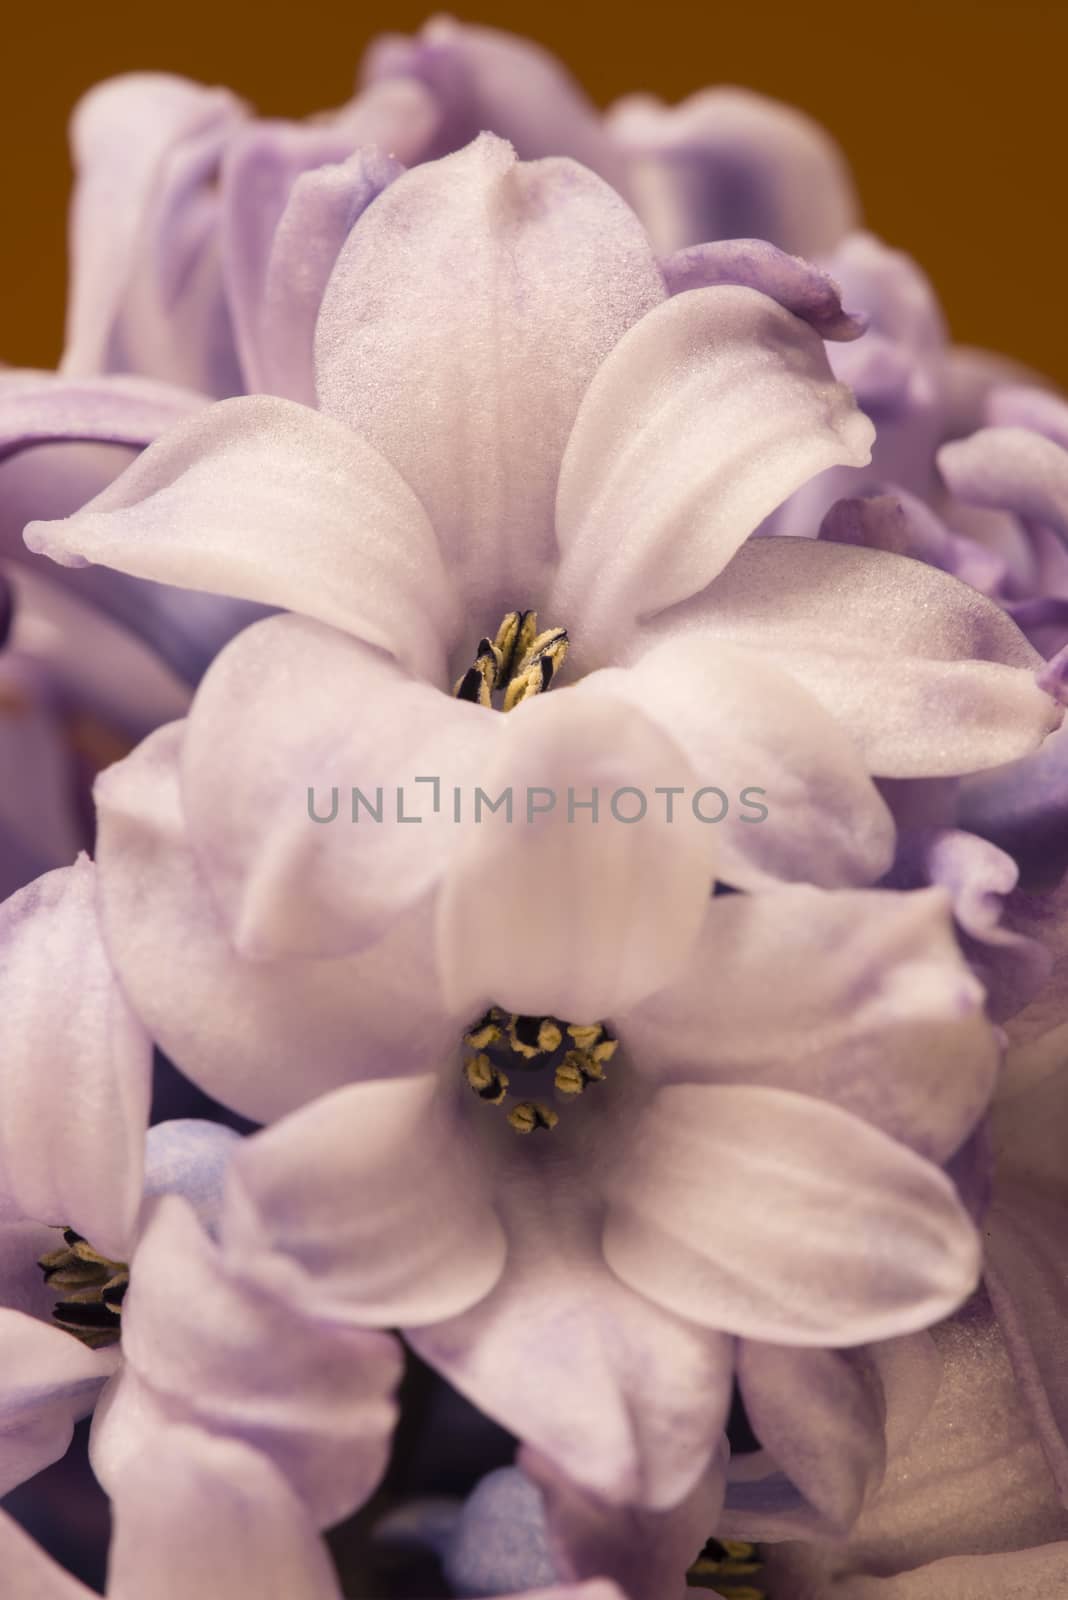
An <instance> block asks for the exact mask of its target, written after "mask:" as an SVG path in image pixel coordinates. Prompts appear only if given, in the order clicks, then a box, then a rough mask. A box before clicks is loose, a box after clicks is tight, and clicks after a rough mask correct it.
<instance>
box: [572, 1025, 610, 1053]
mask: <svg viewBox="0 0 1068 1600" xmlns="http://www.w3.org/2000/svg"><path fill="white" fill-rule="evenodd" d="M567 1031H568V1034H569V1036H570V1037H571V1038H572V1039H574V1041H575V1043H576V1045H577V1046H578V1048H579V1049H580V1050H592V1049H593V1046H594V1045H595V1044H596V1043H597V1041H598V1039H599V1038H600V1037H601V1035H602V1033H603V1032H604V1028H603V1027H602V1026H601V1024H600V1023H599V1022H569V1023H568V1025H567Z"/></svg>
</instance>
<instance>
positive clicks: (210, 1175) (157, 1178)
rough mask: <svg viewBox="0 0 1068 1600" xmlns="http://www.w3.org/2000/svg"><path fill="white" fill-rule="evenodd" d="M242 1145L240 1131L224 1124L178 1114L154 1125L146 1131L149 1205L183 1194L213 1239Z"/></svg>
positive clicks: (146, 1179)
mask: <svg viewBox="0 0 1068 1600" xmlns="http://www.w3.org/2000/svg"><path fill="white" fill-rule="evenodd" d="M239 1143H240V1135H239V1134H238V1133H236V1132H235V1131H234V1129H233V1128H228V1127H227V1126H226V1125H225V1123H222V1122H205V1121H203V1120H202V1119H201V1118H199V1117H175V1118H172V1119H171V1120H170V1121H168V1122H157V1123H155V1124H154V1125H153V1126H152V1127H151V1128H149V1130H148V1132H147V1134H146V1135H145V1181H144V1203H145V1206H146V1207H148V1206H151V1204H152V1202H153V1201H154V1200H157V1199H158V1198H160V1196H162V1195H168V1194H170V1195H181V1197H182V1199H183V1200H185V1201H186V1202H187V1203H188V1204H189V1206H190V1207H191V1208H192V1210H193V1211H194V1212H195V1214H196V1217H197V1220H198V1221H199V1223H200V1225H201V1227H202V1228H204V1229H205V1230H206V1231H207V1232H208V1233H209V1234H211V1235H212V1237H214V1235H215V1232H216V1226H217V1223H218V1220H219V1215H220V1213H221V1210H222V1198H223V1188H224V1185H225V1182H226V1171H227V1168H228V1167H229V1165H230V1160H231V1158H232V1156H233V1154H234V1151H235V1150H236V1149H237V1147H238V1144H239Z"/></svg>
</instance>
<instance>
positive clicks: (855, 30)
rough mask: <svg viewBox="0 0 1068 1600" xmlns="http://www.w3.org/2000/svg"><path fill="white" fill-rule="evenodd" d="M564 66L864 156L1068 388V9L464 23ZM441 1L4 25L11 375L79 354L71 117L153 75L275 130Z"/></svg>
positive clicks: (983, 318) (137, 14) (879, 180)
mask: <svg viewBox="0 0 1068 1600" xmlns="http://www.w3.org/2000/svg"><path fill="white" fill-rule="evenodd" d="M457 15H459V16H461V17H462V18H463V19H464V20H467V21H473V22H483V23H490V24H493V25H495V26H497V27H502V28H510V29H512V30H514V31H517V32H520V33H523V34H526V35H527V36H529V37H531V38H534V39H537V40H538V41H539V42H540V43H542V44H543V45H546V46H547V47H548V48H549V49H551V50H552V51H554V52H555V53H556V54H557V55H559V56H561V57H562V58H564V59H565V60H566V61H567V62H568V63H569V64H570V66H571V69H572V71H573V72H574V73H575V74H576V76H577V77H579V78H580V79H581V80H582V82H583V83H584V84H585V86H586V88H587V90H588V91H589V93H590V94H591V95H592V96H593V98H594V99H595V100H596V101H598V102H599V103H600V104H602V105H604V104H607V103H608V102H609V101H610V100H612V99H614V98H615V97H616V96H618V95H620V94H623V93H625V92H627V91H630V90H636V89H646V90H651V91H653V92H655V93H657V94H659V95H661V96H663V97H665V98H667V99H671V100H675V99H679V98H681V97H683V96H685V95H687V94H689V93H690V92H692V91H693V90H695V89H697V88H699V87H701V86H702V85H704V84H711V83H736V84H745V85H747V86H749V87H752V88H755V89H759V90H761V91H763V92H764V93H766V94H769V95H774V96H776V97H778V98H780V99H784V100H788V101H791V102H792V103H793V104H795V105H798V106H800V107H802V108H803V109H804V110H806V111H808V112H809V113H811V114H812V115H813V116H815V117H817V118H818V119H819V120H820V121H821V122H822V123H823V124H824V125H825V126H826V127H827V128H829V129H830V130H831V132H832V133H833V134H834V135H835V137H836V138H837V139H838V140H839V142H840V143H841V144H842V146H843V147H844V149H845V151H846V153H847V155H848V156H849V158H850V160H851V162H852V165H853V169H854V172H855V173H856V177H857V180H858V185H859V188H860V193H861V195H862V197H863V200H864V203H865V209H866V216H867V222H868V226H869V227H871V228H872V229H874V230H875V231H876V232H877V233H879V234H880V235H881V236H882V237H883V238H884V239H886V240H887V241H888V242H889V243H892V244H894V245H896V246H898V247H900V248H902V249H905V250H907V251H909V252H910V253H911V254H913V255H915V256H916V257H917V258H918V260H919V261H920V262H921V263H922V265H923V266H924V268H925V269H926V271H927V273H928V274H929V276H930V277H931V278H932V280H933V282H934V284H935V287H936V289H937V291H938V293H939V295H940V297H941V299H942V302H943V305H944V307H945V310H946V313H947V316H948V318H949V322H950V325H951V328H952V331H953V335H954V337H955V338H956V339H958V340H960V341H962V342H964V343H969V344H982V345H986V346H987V347H990V348H995V349H1000V350H1002V351H1004V352H1005V353H1006V354H1009V355H1012V356H1015V357H1017V358H1018V359H1020V360H1023V361H1026V362H1028V363H1029V364H1031V365H1033V366H1035V367H1038V368H1040V369H1041V370H1043V371H1045V372H1047V373H1049V374H1050V375H1051V376H1053V377H1054V378H1056V379H1057V380H1058V381H1060V382H1061V383H1062V384H1065V385H1068V319H1066V318H1065V317H1064V315H1063V312H1062V298H1063V294H1064V284H1065V276H1066V274H1065V254H1066V252H1065V243H1066V231H1068V217H1066V208H1065V201H1064V187H1065V185H1064V177H1063V173H1062V160H1063V154H1062V152H1063V150H1064V146H1065V134H1064V129H1063V121H1064V116H1065V102H1066V85H1065V63H1066V61H1068V4H1065V3H1064V0H1060V3H1045V4H1041V3H1039V4H1028V3H1026V0H1015V3H1014V4H1011V5H1006V4H983V3H982V0H963V3H944V0H917V3H909V0H898V3H896V4H894V5H893V6H888V5H879V6H868V7H861V6H858V5H856V4H855V3H854V4H851V5H845V4H841V3H839V0H824V3H823V4H822V5H796V4H795V5H791V6H778V5H773V4H772V5H769V4H765V3H759V4H758V3H756V0H732V3H730V4H720V3H716V0H706V3H704V4H699V5H698V4H693V5H683V4H678V3H677V0H657V3H656V4H654V5H651V6H648V7H646V6H633V7H631V8H629V9H626V10H624V9H623V8H621V7H619V6H618V5H613V6H607V5H600V6H589V5H585V6H584V5H582V4H580V3H576V0H536V3H535V0H496V3H494V4H469V5H467V6H464V7H463V8H462V9H458V11H457ZM426 16H427V8H426V7H425V6H424V5H422V4H407V3H403V0H393V3H389V4H387V3H385V0H368V3H366V4H363V5H352V6H342V5H338V4H334V5H324V4H322V3H321V0H301V3H300V4H294V3H293V0H257V3H256V4H255V5H253V4H251V3H250V0H244V3H239V4H234V3H230V0H182V4H181V5H180V6H173V7H172V6H158V5H151V4H147V3H145V0H141V3H133V0H105V4H103V5H100V6H92V7H89V6H80V5H76V4H75V3H74V0H66V3H65V4H60V5H58V6H57V5H45V4H40V3H38V4H35V5H34V4H30V5H25V6H22V7H19V8H17V10H15V9H13V12H12V14H10V15H9V16H8V17H7V18H6V20H5V25H4V45H5V50H4V54H5V57H6V71H5V73H4V80H3V92H2V95H0V123H2V132H0V162H2V164H3V166H2V174H0V177H2V183H3V196H4V205H5V214H6V218H7V237H6V240H5V246H4V249H3V251H2V252H0V360H2V361H6V362H9V363H12V364H18V365H33V366H50V365H52V364H53V363H54V362H55V360H56V358H57V356H58V354H59V351H60V345H61V340H62V326H63V301H64V280H65V261H64V250H65V230H66V216H65V212H66V203H67V195H68V190H69V183H70V169H69V164H68V158H67V145H66V121H67V117H68V114H69V112H70V109H71V107H72V105H73V104H74V102H75V101H76V100H77V98H78V96H79V95H80V94H81V93H82V92H83V91H84V90H85V89H86V88H88V87H89V86H90V85H91V84H93V83H95V82H96V81H97V80H98V79H100V78H103V77H106V76H109V75H111V74H113V73H117V72H126V71H129V70H131V69H135V68H146V67H149V68H156V69H166V70H169V71H172V72H178V73H184V74H187V75H189V76H191V77H195V78H198V79H200V80H202V81H204V82H207V83H223V84H226V85H228V86H229V87H231V88H233V89H236V90H237V91H238V92H239V93H240V94H242V95H244V96H245V97H247V98H248V99H249V100H250V101H252V102H254V103H255V104H256V105H257V106H258V107H259V109H260V110H261V111H263V112H265V113H267V114H273V115H282V114H284V115H302V114H305V113H308V112H311V111H314V110H317V109H322V108H324V107H327V106H330V105H335V104H337V103H339V102H341V101H342V100H344V99H345V98H346V97H347V96H348V94H349V92H350V90H351V87H352V82H353V78H354V75H355V72H356V68H357V63H358V61H359V57H360V55H361V52H362V50H363V48H364V46H365V44H366V43H367V41H368V40H369V39H371V38H373V37H374V35H375V34H377V33H380V32H382V31H384V30H391V31H400V32H410V31H412V30H414V29H415V28H417V27H418V25H419V24H420V23H421V22H422V21H423V20H424V19H425V17H426Z"/></svg>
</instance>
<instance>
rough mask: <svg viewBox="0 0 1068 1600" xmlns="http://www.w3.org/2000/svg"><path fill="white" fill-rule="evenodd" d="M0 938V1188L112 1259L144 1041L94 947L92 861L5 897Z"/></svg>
mask: <svg viewBox="0 0 1068 1600" xmlns="http://www.w3.org/2000/svg"><path fill="white" fill-rule="evenodd" d="M0 944H2V947H3V949H2V957H3V959H2V961H0V1016H2V1018H3V1072H2V1073H0V1129H2V1135H0V1137H2V1147H0V1166H2V1170H3V1184H4V1190H5V1193H6V1195H7V1196H8V1197H9V1199H10V1200H11V1201H13V1202H14V1204H15V1205H17V1206H18V1208H19V1210H20V1211H21V1213H22V1214H23V1215H24V1216H27V1217H33V1218H35V1219H37V1220H39V1221H41V1222H50V1223H55V1224H58V1225H63V1224H70V1225H71V1226H72V1227H75V1228H77V1230H78V1232H79V1233H83V1234H84V1235H85V1236H86V1237H87V1238H91V1239H92V1240H93V1242H94V1244H95V1246H96V1248H97V1249H99V1250H101V1251H103V1252H104V1254H106V1255H110V1256H112V1257H113V1258H115V1259H116V1260H122V1259H123V1257H124V1256H125V1253H126V1251H127V1250H128V1248H129V1244H130V1240H131V1235H132V1230H133V1224H134V1220H135V1218H136V1216H137V1210H138V1206H139V1204H140V1198H141V1174H142V1170H143V1169H142V1163H143V1150H144V1131H145V1126H146V1124H147V1122H148V1100H149V1088H150V1065H151V1055H152V1046H151V1041H150V1040H149V1038H148V1035H147V1034H146V1033H145V1031H144V1029H143V1028H142V1027H141V1025H140V1023H139V1022H138V1021H137V1019H136V1017H135V1016H134V1015H133V1013H132V1012H131V1010H130V1008H129V1006H128V1004H127V1002H126V999H125V996H124V995H123V992H122V990H121V989H120V987H119V983H118V980H117V979H116V977H115V974H114V972H113V970H112V967H111V964H110V961H109V960H108V957H107V954H106V952H105V950H104V946H103V942H102V939H101V933H100V927H99V923H98V921H97V908H96V883H95V869H94V867H93V866H92V864H91V863H90V862H89V861H88V860H86V859H85V858H84V857H83V858H81V859H80V860H79V861H78V862H77V863H76V864H75V865H74V866H73V867H66V868H63V869H61V870H59V871H56V872H50V873H48V874H47V876H45V877H43V878H40V879H38V880H37V882H36V883H33V884H31V885H29V887H28V888H26V889H23V890H21V891H20V892H19V893H18V894H16V895H13V896H12V897H11V899H10V900H8V901H6V902H5V903H4V905H3V907H2V908H0ZM57 994H62V996H63V1003H62V1005H60V1006H57V1005H56V1003H55V997H56V995H57Z"/></svg>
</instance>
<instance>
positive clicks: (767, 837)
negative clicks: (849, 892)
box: [596, 637, 894, 889]
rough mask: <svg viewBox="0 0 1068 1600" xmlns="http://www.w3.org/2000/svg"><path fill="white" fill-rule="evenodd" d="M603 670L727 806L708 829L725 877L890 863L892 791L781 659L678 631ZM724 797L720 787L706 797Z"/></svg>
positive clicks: (798, 874)
mask: <svg viewBox="0 0 1068 1600" xmlns="http://www.w3.org/2000/svg"><path fill="white" fill-rule="evenodd" d="M596 682H597V683H598V684H599V685H603V686H605V687H606V688H610V689H611V692H612V693H613V694H618V695H619V696H620V697H621V698H623V699H626V700H628V701H630V702H631V703H633V704H634V705H635V706H637V707H638V708H640V710H641V711H642V712H644V714H645V715H646V716H647V717H649V718H650V719H651V720H652V721H653V722H655V723H657V724H658V725H659V726H660V727H661V728H662V730H663V731H664V733H666V734H667V735H668V736H669V737H670V738H672V739H674V740H675V741H676V742H677V743H678V744H679V745H680V746H681V748H682V749H683V750H684V751H685V753H686V756H687V758H688V760H689V763H690V766H691V767H692V769H693V771H694V772H695V773H696V774H697V775H698V778H699V780H700V781H701V782H703V783H708V784H714V785H716V786H717V787H718V789H719V791H720V792H721V793H722V794H723V795H724V796H726V798H727V803H728V810H727V814H726V816H725V817H724V818H723V820H722V822H721V823H718V824H715V825H713V826H710V827H709V829H708V831H709V833H710V834H711V835H713V836H714V837H713V838H712V839H711V840H710V844H711V845H712V850H713V859H714V860H715V863H716V871H717V876H718V877H719V878H720V879H722V880H723V881H724V882H726V883H730V884H733V885H734V886H735V887H737V888H744V889H761V888H768V887H771V886H772V885H775V884H777V883H778V882H779V881H780V880H786V881H789V882H792V881H801V882H807V883H819V884H821V885H823V886H824V887H825V888H836V887H840V886H844V885H847V884H851V883H871V882H873V881H874V880H875V879H876V878H879V877H881V876H882V874H883V873H884V872H885V871H886V869H887V867H888V866H889V864H890V862H891V860H892V859H893V849H894V827H893V819H892V818H891V816H890V813H889V811H888V809H887V807H886V805H885V803H884V802H883V800H882V799H881V798H880V796H879V794H878V792H877V791H876V789H875V786H874V785H873V783H872V782H871V779H870V778H869V777H868V775H867V773H866V771H865V770H864V765H863V763H862V761H861V759H860V756H859V755H858V753H857V751H856V749H855V747H854V746H853V744H852V743H851V741H850V740H849V738H848V736H847V735H846V734H845V732H844V731H843V730H842V729H841V728H840V727H839V726H838V725H837V723H835V722H834V720H833V719H832V718H831V717H830V716H828V714H827V713H826V712H825V711H824V709H823V708H822V706H820V705H819V704H818V702H817V701H816V700H815V699H813V698H812V697H811V696H810V695H808V694H806V692H805V691H804V690H803V689H802V688H801V687H800V685H799V684H797V682H796V681H795V680H794V679H793V678H791V677H790V676H789V674H788V673H787V672H784V671H783V670H782V667H781V665H778V664H775V663H773V662H771V661H768V660H766V659H765V658H764V657H763V656H761V655H759V654H758V653H757V652H756V651H755V650H739V649H737V648H736V647H733V646H731V645H724V644H720V643H719V642H718V640H716V639H715V638H696V637H693V638H682V639H674V640H668V641H667V642H666V643H665V644H663V645H660V646H659V647H658V648H654V649H653V650H651V651H649V653H648V654H647V655H644V656H641V657H640V658H639V660H638V661H637V662H636V663H635V665H634V666H633V667H631V668H629V669H622V670H621V669H612V668H609V669H608V670H606V671H604V672H602V673H600V674H598V676H597V679H596ZM743 794H747V796H748V803H746V802H743V800H742V796H743ZM765 802H766V808H767V815H766V816H765V817H764V818H763V820H760V813H759V810H757V809H756V808H757V807H758V806H762V805H764V804H765ZM677 803H678V805H679V806H680V808H687V807H689V806H690V804H691V798H690V797H689V796H685V797H682V798H680V799H679V800H678V802H677ZM660 804H663V802H660ZM717 805H718V806H720V807H721V806H722V801H717V800H716V799H715V798H714V797H713V798H711V799H710V800H709V801H708V804H707V807H706V809H707V810H708V811H710V812H711V811H714V810H715V809H716V807H717ZM754 818H756V820H754Z"/></svg>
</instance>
